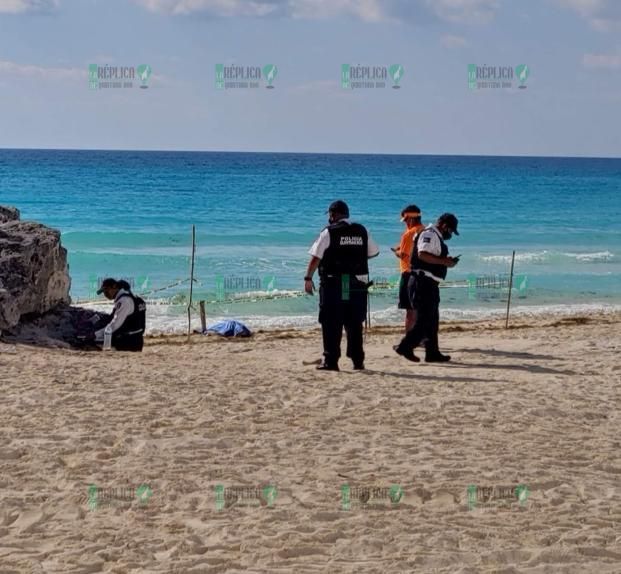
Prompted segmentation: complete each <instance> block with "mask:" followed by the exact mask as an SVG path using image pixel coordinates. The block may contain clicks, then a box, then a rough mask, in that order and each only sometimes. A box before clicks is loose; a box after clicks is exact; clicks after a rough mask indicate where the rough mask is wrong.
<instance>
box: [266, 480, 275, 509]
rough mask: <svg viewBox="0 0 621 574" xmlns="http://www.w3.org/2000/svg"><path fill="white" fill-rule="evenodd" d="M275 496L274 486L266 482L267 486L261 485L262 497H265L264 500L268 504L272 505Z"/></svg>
mask: <svg viewBox="0 0 621 574" xmlns="http://www.w3.org/2000/svg"><path fill="white" fill-rule="evenodd" d="M276 496H278V491H277V490H276V487H275V486H273V485H271V484H268V485H267V486H265V487H263V498H265V500H266V501H267V505H268V506H273V505H274V502H275V500H276Z"/></svg>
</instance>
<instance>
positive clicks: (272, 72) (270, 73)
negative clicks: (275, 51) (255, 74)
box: [262, 64, 278, 88]
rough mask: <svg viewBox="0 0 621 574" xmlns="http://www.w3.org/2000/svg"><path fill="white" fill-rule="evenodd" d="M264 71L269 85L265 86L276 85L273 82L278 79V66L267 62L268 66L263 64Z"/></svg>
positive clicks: (271, 86)
mask: <svg viewBox="0 0 621 574" xmlns="http://www.w3.org/2000/svg"><path fill="white" fill-rule="evenodd" d="M262 73H263V77H264V78H265V81H266V82H267V86H265V87H266V88H273V87H274V86H273V85H272V84H273V82H274V80H275V79H276V74H277V73H278V68H277V67H276V66H274V64H267V66H263V70H262Z"/></svg>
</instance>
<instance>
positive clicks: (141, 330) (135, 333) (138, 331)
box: [124, 329, 144, 335]
mask: <svg viewBox="0 0 621 574" xmlns="http://www.w3.org/2000/svg"><path fill="white" fill-rule="evenodd" d="M142 333H144V329H138V330H137V331H128V332H127V333H124V334H125V335H138V334H142Z"/></svg>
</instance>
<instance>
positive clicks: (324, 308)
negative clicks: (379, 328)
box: [319, 278, 367, 366]
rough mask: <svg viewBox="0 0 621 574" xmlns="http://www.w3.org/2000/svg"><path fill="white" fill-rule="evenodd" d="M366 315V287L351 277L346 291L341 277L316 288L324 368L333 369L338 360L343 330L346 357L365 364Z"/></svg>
mask: <svg viewBox="0 0 621 574" xmlns="http://www.w3.org/2000/svg"><path fill="white" fill-rule="evenodd" d="M366 315H367V286H366V284H365V283H362V282H360V281H358V280H356V279H355V278H351V279H350V282H349V288H347V286H345V288H344V286H343V284H342V281H341V279H340V278H338V279H337V278H335V279H326V280H322V282H321V284H320V285H319V322H320V323H321V333H322V336H323V356H324V362H325V363H326V364H327V365H331V366H335V365H337V364H338V361H339V359H340V357H341V338H342V336H343V328H345V333H346V334H347V356H348V357H349V358H350V359H351V360H352V361H353V362H354V364H359V363H362V362H364V348H363V343H362V335H363V334H362V324H363V323H364V320H365V318H366Z"/></svg>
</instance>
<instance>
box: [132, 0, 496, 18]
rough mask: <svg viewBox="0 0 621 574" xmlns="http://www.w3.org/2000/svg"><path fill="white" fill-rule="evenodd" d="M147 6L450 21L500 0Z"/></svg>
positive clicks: (262, 0) (245, 0)
mask: <svg viewBox="0 0 621 574" xmlns="http://www.w3.org/2000/svg"><path fill="white" fill-rule="evenodd" d="M134 2H137V3H138V4H140V5H141V6H143V7H145V8H146V9H147V10H150V11H152V12H163V13H166V14H174V15H177V14H192V13H204V14H207V15H209V16H220V17H230V16H251V17H252V16H254V17H263V16H284V17H289V18H300V19H302V18H303V19H325V18H335V17H338V16H351V17H354V18H357V19H359V20H362V21H365V22H379V21H390V20H394V19H397V18H399V17H401V18H407V17H412V15H413V14H418V15H420V14H422V13H425V12H426V13H427V14H429V13H430V14H432V15H434V16H435V17H437V18H440V19H442V20H447V21H449V22H488V21H489V20H491V19H492V18H493V17H494V14H495V11H496V8H497V0H134ZM414 17H416V16H414Z"/></svg>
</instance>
